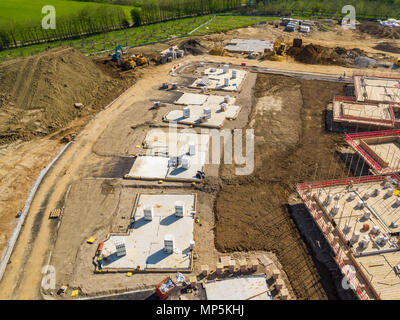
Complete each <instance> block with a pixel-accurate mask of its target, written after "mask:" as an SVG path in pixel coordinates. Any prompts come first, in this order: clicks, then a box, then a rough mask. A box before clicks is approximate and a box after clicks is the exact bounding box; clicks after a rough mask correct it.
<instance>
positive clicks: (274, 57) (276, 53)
mask: <svg viewBox="0 0 400 320" xmlns="http://www.w3.org/2000/svg"><path fill="white" fill-rule="evenodd" d="M284 51H285V44H283V43H281V40H280V39H276V40H275V42H274V48H273V50H270V51H268V52H265V53H264V55H263V57H262V58H264V59H266V60H271V61H282V60H283V53H284Z"/></svg>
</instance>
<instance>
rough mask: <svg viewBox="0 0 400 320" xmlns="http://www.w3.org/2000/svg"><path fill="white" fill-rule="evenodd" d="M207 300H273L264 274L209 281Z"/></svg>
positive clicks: (206, 286)
mask: <svg viewBox="0 0 400 320" xmlns="http://www.w3.org/2000/svg"><path fill="white" fill-rule="evenodd" d="M205 289H206V295H207V300H272V297H271V295H270V293H269V288H268V285H267V281H266V279H265V276H264V275H256V276H249V277H241V278H231V279H224V280H217V281H213V282H207V283H206V284H205Z"/></svg>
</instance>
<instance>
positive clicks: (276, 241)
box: [0, 22, 400, 300]
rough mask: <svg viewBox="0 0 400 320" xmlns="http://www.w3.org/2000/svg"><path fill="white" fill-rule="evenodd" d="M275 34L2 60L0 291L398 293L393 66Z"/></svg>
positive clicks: (7, 295) (334, 29)
mask: <svg viewBox="0 0 400 320" xmlns="http://www.w3.org/2000/svg"><path fill="white" fill-rule="evenodd" d="M289 23H292V24H293V22H288V23H287V24H286V25H283V26H279V27H278V26H277V25H276V24H262V25H261V24H260V25H256V26H253V27H248V28H244V29H238V30H233V31H228V32H226V33H220V34H212V35H208V36H204V37H194V36H193V37H190V38H189V39H171V40H168V41H167V42H165V43H155V44H150V45H147V46H143V47H138V48H123V47H122V46H117V47H116V48H115V50H113V51H112V52H108V53H103V54H102V55H98V56H84V55H82V54H81V53H80V52H78V51H76V50H74V49H71V48H61V49H52V50H49V51H47V52H44V53H41V54H38V55H35V56H32V57H28V58H23V59H18V60H16V61H14V60H11V61H7V62H4V63H1V64H0V70H1V71H2V72H0V83H1V84H0V105H1V110H0V117H1V119H3V121H2V123H1V124H0V133H1V134H0V140H1V149H0V173H1V175H2V180H1V184H0V190H1V191H2V193H1V200H2V201H3V203H4V204H5V205H4V206H3V208H0V219H1V220H0V231H1V235H0V236H1V238H0V250H1V251H2V252H3V253H2V260H1V264H0V274H1V276H0V298H4V299H60V300H66V299H101V298H104V297H106V298H110V299H111V297H114V298H115V299H119V298H121V299H122V297H123V296H124V295H129V297H130V298H131V299H148V298H149V297H153V298H154V297H155V298H157V299H162V300H164V299H168V300H205V299H208V300H328V299H329V300H339V299H343V300H381V299H382V300H391V299H396V300H397V299H400V288H399V285H400V282H399V278H400V254H399V250H400V238H399V235H400V216H399V214H400V211H398V210H400V176H398V173H399V172H400V141H399V136H400V128H399V129H397V128H398V124H399V123H400V122H399V121H400V118H399V117H400V116H399V110H400V73H399V70H398V69H397V68H396V64H395V63H393V61H394V58H395V57H399V56H398V54H397V55H395V56H393V55H392V54H391V55H388V54H387V53H383V52H382V51H379V50H377V49H374V47H375V46H376V45H377V44H379V43H380V42H381V41H382V38H379V36H378V35H367V34H366V32H363V31H361V30H358V29H357V30H342V29H341V26H334V25H332V26H330V27H331V29H330V31H321V30H319V29H318V25H319V23H320V22H316V24H315V25H314V24H312V25H311V24H310V29H305V30H308V31H302V33H301V35H299V34H298V33H293V32H290V33H289V34H288V33H287V30H286V29H287V25H288V24H289ZM290 26H292V25H290ZM290 26H289V27H290ZM305 26H306V24H305ZM311 26H312V29H311ZM310 30H312V32H309V31H310ZM299 32H300V31H299ZM384 41H387V39H384ZM367 44H368V45H367ZM393 45H398V46H399V47H400V40H397V39H394V40H393ZM194 48H196V52H194ZM342 49H343V50H342ZM66 53H68V54H66ZM217 53H218V54H217ZM360 57H361V58H364V57H366V58H368V59H373V58H374V59H376V61H377V64H375V65H374V67H373V68H374V69H375V70H374V71H373V72H372V71H371V68H372V67H371V65H368V66H366V67H365V66H364V65H363V64H362V66H361V65H360V64H358V63H359V62H360V61H359V58H360ZM390 63H391V64H390ZM389 64H390V68H389V67H388V65H389ZM3 74H6V75H7V78H6V77H3V76H2V75H3ZM61 75H62V76H61ZM250 133H251V134H250ZM249 137H250V138H249ZM221 138H222V139H221ZM238 139H242V140H239V142H237V140H238ZM251 146H254V154H251V152H250V151H251ZM227 154H228V155H229V154H230V156H231V158H230V159H227ZM246 156H251V159H248V158H246ZM248 167H252V170H250V171H249V172H247V171H246V174H238V172H240V170H244V169H245V168H248ZM17 185H22V186H23V187H21V188H17V187H16V186H17ZM16 208H17V209H16ZM9 212H12V215H10V214H9ZM44 266H51V267H52V268H54V270H56V272H57V277H56V281H55V287H54V288H48V287H46V288H44V287H43V285H42V278H43V274H44V271H43V270H44V269H43V267H44ZM28 271H29V272H28Z"/></svg>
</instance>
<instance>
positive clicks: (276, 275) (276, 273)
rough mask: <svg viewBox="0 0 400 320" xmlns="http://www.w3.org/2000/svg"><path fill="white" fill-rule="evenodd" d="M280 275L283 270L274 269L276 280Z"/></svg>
mask: <svg viewBox="0 0 400 320" xmlns="http://www.w3.org/2000/svg"><path fill="white" fill-rule="evenodd" d="M280 275H281V272H280V271H279V270H278V269H273V270H272V278H274V279H275V280H276V279H278V278H279V276H280Z"/></svg>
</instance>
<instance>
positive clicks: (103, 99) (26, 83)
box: [0, 48, 124, 144]
mask: <svg viewBox="0 0 400 320" xmlns="http://www.w3.org/2000/svg"><path fill="white" fill-rule="evenodd" d="M123 86H124V85H121V79H117V78H114V77H112V76H110V75H108V74H107V73H106V72H105V71H104V70H102V69H100V68H99V66H97V65H96V64H95V63H93V61H92V59H91V58H89V57H86V56H84V55H83V54H81V53H80V52H79V51H77V50H75V49H72V48H57V49H53V50H48V51H46V52H43V53H40V54H38V55H34V56H31V57H28V58H24V59H17V60H12V61H8V62H4V63H2V64H0V144H3V143H7V142H11V141H15V140H19V139H22V140H29V139H31V138H33V137H35V136H38V135H39V136H41V135H46V134H48V133H51V132H53V131H55V130H57V129H59V128H62V127H64V126H65V125H66V124H68V123H69V122H70V121H71V120H73V119H75V118H76V117H82V116H85V115H88V114H90V113H92V112H94V111H95V110H97V109H99V108H101V107H102V106H105V105H106V104H107V103H109V102H110V101H112V98H113V97H115V95H116V94H118V93H119V92H120V91H121V88H122V87H123ZM75 103H82V104H83V108H82V107H81V108H77V107H75V106H74V104H75Z"/></svg>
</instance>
